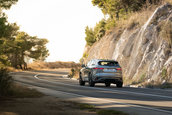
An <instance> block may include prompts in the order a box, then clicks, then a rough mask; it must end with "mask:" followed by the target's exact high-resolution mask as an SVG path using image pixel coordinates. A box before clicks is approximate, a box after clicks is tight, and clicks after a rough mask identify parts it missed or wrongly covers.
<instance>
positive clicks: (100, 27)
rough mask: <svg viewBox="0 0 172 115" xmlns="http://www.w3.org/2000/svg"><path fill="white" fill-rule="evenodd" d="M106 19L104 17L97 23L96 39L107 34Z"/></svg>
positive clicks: (95, 29)
mask: <svg viewBox="0 0 172 115" xmlns="http://www.w3.org/2000/svg"><path fill="white" fill-rule="evenodd" d="M105 25H106V21H105V19H102V20H101V21H100V22H99V23H97V24H96V26H95V28H94V33H95V38H96V41H99V40H100V39H101V38H102V37H103V36H104V35H105V31H106V30H105Z"/></svg>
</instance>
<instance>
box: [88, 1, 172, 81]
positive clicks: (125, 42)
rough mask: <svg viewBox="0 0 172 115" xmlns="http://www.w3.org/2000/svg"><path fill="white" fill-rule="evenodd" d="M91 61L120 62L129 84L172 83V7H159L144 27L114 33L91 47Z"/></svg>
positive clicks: (167, 5) (166, 5) (107, 34)
mask: <svg viewBox="0 0 172 115" xmlns="http://www.w3.org/2000/svg"><path fill="white" fill-rule="evenodd" d="M85 52H86V53H87V54H88V57H87V59H86V61H89V60H90V59H95V58H98V59H113V60H117V61H118V62H119V63H120V65H121V67H122V69H123V76H124V80H125V84H131V82H133V81H134V82H138V83H140V82H155V81H156V82H161V83H162V82H171V81H172V6H171V5H170V4H165V5H162V6H160V7H158V8H157V9H156V10H155V11H154V12H153V14H152V15H151V16H150V17H149V19H148V20H147V21H146V22H145V24H144V25H143V26H140V27H133V28H125V29H122V30H118V31H117V30H115V29H114V30H112V31H111V32H109V33H106V35H105V36H104V37H103V38H102V39H101V40H100V41H98V42H96V43H94V45H93V46H91V47H86V50H85Z"/></svg>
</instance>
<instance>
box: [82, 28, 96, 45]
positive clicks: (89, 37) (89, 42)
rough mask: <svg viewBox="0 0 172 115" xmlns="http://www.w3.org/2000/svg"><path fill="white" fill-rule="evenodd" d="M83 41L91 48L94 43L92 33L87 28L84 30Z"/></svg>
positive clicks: (91, 30) (90, 29)
mask: <svg viewBox="0 0 172 115" xmlns="http://www.w3.org/2000/svg"><path fill="white" fill-rule="evenodd" d="M85 34H86V37H85V40H86V42H87V45H89V46H91V45H93V43H94V42H96V39H95V35H94V31H93V29H92V28H89V27H88V26H87V27H86V28H85Z"/></svg>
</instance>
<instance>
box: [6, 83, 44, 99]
mask: <svg viewBox="0 0 172 115" xmlns="http://www.w3.org/2000/svg"><path fill="white" fill-rule="evenodd" d="M6 96H7V97H12V98H38V97H42V96H43V94H42V93H40V92H38V91H37V90H35V89H31V88H28V87H25V86H21V85H19V84H17V83H13V84H12V85H11V87H10V89H9V91H8V94H7V95H6Z"/></svg>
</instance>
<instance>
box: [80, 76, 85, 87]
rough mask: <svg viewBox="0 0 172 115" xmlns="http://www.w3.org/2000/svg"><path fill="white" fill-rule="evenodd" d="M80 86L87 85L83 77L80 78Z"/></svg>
mask: <svg viewBox="0 0 172 115" xmlns="http://www.w3.org/2000/svg"><path fill="white" fill-rule="evenodd" d="M79 85H81V86H84V85H85V81H83V80H82V77H81V76H80V77H79Z"/></svg>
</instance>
